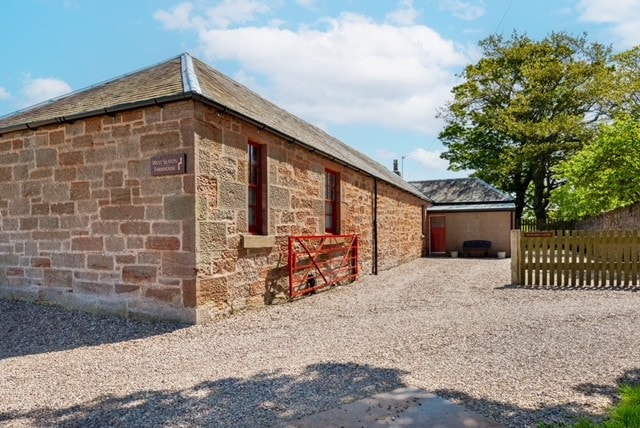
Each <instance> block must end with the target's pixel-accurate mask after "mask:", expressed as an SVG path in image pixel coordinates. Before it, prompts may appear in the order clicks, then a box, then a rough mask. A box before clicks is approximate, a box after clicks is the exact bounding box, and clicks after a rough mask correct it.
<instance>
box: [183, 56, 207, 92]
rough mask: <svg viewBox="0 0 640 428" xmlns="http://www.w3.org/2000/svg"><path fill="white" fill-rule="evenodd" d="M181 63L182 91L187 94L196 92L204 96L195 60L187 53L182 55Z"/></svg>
mask: <svg viewBox="0 0 640 428" xmlns="http://www.w3.org/2000/svg"><path fill="white" fill-rule="evenodd" d="M180 63H181V66H182V68H181V69H182V89H183V91H184V92H185V93H189V92H195V93H197V94H200V95H202V88H200V81H199V80H198V75H197V74H196V71H195V69H194V68H193V58H191V55H190V54H189V53H187V52H185V53H183V54H182V55H180Z"/></svg>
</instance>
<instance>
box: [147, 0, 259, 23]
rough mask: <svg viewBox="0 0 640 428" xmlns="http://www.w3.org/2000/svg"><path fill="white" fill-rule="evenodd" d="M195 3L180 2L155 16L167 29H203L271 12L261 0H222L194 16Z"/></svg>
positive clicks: (254, 17)
mask: <svg viewBox="0 0 640 428" xmlns="http://www.w3.org/2000/svg"><path fill="white" fill-rule="evenodd" d="M193 10H194V6H193V3H190V2H184V3H180V4H178V5H177V6H175V7H174V8H172V9H171V10H170V11H165V10H157V11H156V12H155V13H154V14H153V17H154V18H155V19H156V20H158V21H160V22H162V23H163V24H164V28H165V29H167V30H189V29H198V30H203V29H205V28H207V27H209V28H228V27H229V26H231V25H233V24H243V23H246V22H251V21H253V20H254V19H256V18H257V17H258V16H259V15H263V14H265V13H267V12H269V10H270V8H269V6H268V5H267V4H266V3H265V2H263V1H260V0H222V1H221V2H219V3H218V4H216V5H215V6H212V7H209V8H207V9H206V11H205V13H204V15H205V16H199V15H196V16H192V12H193Z"/></svg>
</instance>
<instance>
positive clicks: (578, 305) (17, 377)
mask: <svg viewBox="0 0 640 428" xmlns="http://www.w3.org/2000/svg"><path fill="white" fill-rule="evenodd" d="M509 278H510V277H509V260H489V259H485V260H482V259H421V260H416V261H415V262H412V263H409V264H406V265H404V266H401V267H398V268H395V269H392V270H388V271H384V272H381V274H380V275H378V276H376V277H374V276H368V277H364V278H363V279H362V280H360V281H359V282H357V283H356V284H352V285H349V286H343V287H339V288H335V289H332V290H329V291H327V292H323V293H319V294H317V295H315V296H311V297H308V298H303V299H300V300H298V301H295V302H292V303H287V304H282V305H276V306H269V307H265V308H263V309H259V310H253V311H248V312H243V313H239V314H236V315H234V316H233V317H232V318H230V319H227V320H223V321H220V322H217V323H213V324H208V325H204V326H184V325H175V324H163V323H144V322H134V321H127V320H123V319H120V318H112V317H99V316H94V315H89V314H84V313H71V312H67V311H64V310H60V309H57V308H51V307H43V306H35V305H29V304H25V303H18V302H6V301H0V425H2V426H82V427H85V426H172V427H173V426H203V425H204V426H233V427H238V426H251V427H253V426H286V421H290V420H292V419H295V418H298V417H300V416H303V415H307V414H312V413H316V412H319V411H322V410H326V409H329V408H332V407H335V406H337V405H339V404H342V403H347V402H351V401H354V400H358V399H361V398H364V397H367V396H370V395H373V394H376V393H379V392H383V391H390V390H393V389H395V388H398V387H402V386H412V387H418V388H423V389H426V390H428V391H431V392H434V393H436V394H438V395H440V396H442V397H444V398H447V399H450V400H452V401H455V402H457V403H460V404H463V405H465V406H467V407H468V408H470V409H471V410H474V411H476V412H478V413H480V414H483V415H485V416H488V417H491V418H493V419H495V420H497V421H498V422H501V423H503V424H505V425H507V426H513V427H523V426H535V425H536V424H537V423H538V422H540V421H545V422H559V421H566V420H570V419H571V418H572V417H574V416H575V414H576V412H577V413H579V414H589V415H598V414H602V413H603V411H604V410H605V407H606V406H607V405H609V404H610V403H611V399H612V398H614V397H615V396H616V390H617V387H618V385H619V384H621V383H623V382H625V381H632V380H634V379H635V380H638V379H640V328H638V326H640V293H637V292H631V291H625V290H616V291H604V290H603V291H592V290H583V289H568V290H529V289H519V288H512V287H509V286H506V284H508V283H509Z"/></svg>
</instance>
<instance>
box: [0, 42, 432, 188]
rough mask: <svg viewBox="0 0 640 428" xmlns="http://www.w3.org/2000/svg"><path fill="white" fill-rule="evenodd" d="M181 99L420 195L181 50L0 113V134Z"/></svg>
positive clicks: (379, 167)
mask: <svg viewBox="0 0 640 428" xmlns="http://www.w3.org/2000/svg"><path fill="white" fill-rule="evenodd" d="M183 99H196V100H200V101H202V102H205V103H208V104H210V105H213V106H214V107H216V108H218V109H220V110H224V111H226V112H227V113H229V114H233V115H236V116H238V117H239V118H242V119H244V120H248V121H250V122H252V123H254V124H255V125H257V126H259V127H264V128H266V129H268V130H270V131H272V132H275V133H276V134H278V135H280V136H282V137H283V138H285V139H287V140H289V141H292V142H294V143H296V144H300V145H302V146H305V147H307V148H309V149H311V150H314V151H318V152H319V153H321V154H322V155H324V156H326V157H329V158H330V159H332V160H335V161H336V162H339V163H342V164H344V165H347V166H349V167H351V168H354V169H356V170H359V171H362V172H364V173H366V174H369V175H371V176H373V177H376V178H378V179H380V180H382V181H385V182H387V183H389V184H392V185H394V186H396V187H398V188H400V189H403V190H405V191H407V192H409V193H411V194H413V195H415V196H418V197H420V198H422V199H425V197H424V195H423V194H422V193H421V192H420V191H419V190H417V189H416V188H415V187H414V186H412V185H410V184H409V183H407V182H406V181H404V180H403V179H402V178H400V177H399V176H398V175H396V174H394V173H393V172H392V171H391V170H389V169H388V168H386V167H384V166H383V165H381V164H379V163H378V162H376V161H374V160H372V159H370V158H369V157H367V156H366V155H364V154H363V153H360V152H359V151H357V150H355V149H353V148H352V147H349V146H348V145H346V144H345V143H343V142H342V141H340V140H338V139H337V138H334V137H332V136H331V135H329V134H327V133H326V132H324V131H323V130H321V129H320V128H317V127H315V126H313V125H311V124H309V123H307V122H305V121H304V120H302V119H300V118H298V117H296V116H295V115H293V114H291V113H289V112H287V111H285V110H283V109H282V108H280V107H278V106H276V105H275V104H273V103H271V102H270V101H268V100H266V99H265V98H263V97H261V96H259V95H258V94H256V93H255V92H253V91H251V90H250V89H248V88H246V87H245V86H243V85H241V84H239V83H237V82H235V81H233V80H231V79H230V78H228V77H227V76H225V75H223V74H221V73H220V72H218V71H217V70H215V69H213V68H211V67H209V66H208V65H207V64H205V63H204V62H202V61H199V60H198V59H196V58H193V57H191V55H189V54H186V53H185V54H182V55H180V56H178V57H175V58H172V59H169V60H167V61H165V62H163V63H160V64H157V65H155V66H151V67H148V68H145V69H143V70H139V71H136V72H133V73H130V74H126V75H124V76H121V77H117V78H115V79H113V80H109V81H107V82H103V83H100V84H97V85H94V86H92V87H89V88H86V89H82V90H79V91H76V92H72V93H70V94H67V95H63V96H61V97H58V98H54V99H52V100H50V101H46V102H44V103H41V104H38V105H36V106H33V107H30V108H28V109H25V110H20V111H17V112H15V113H12V114H9V115H7V116H3V117H0V134H1V133H5V132H9V131H13V130H18V129H27V128H29V129H33V128H36V127H38V126H43V125H46V124H51V123H63V122H67V121H73V120H78V119H81V118H84V117H90V116H95V115H100V114H105V113H111V114H112V113H115V112H118V111H124V110H129V109H132V108H136V107H141V106H146V105H153V104H160V105H161V104H164V103H168V102H172V101H178V100H183Z"/></svg>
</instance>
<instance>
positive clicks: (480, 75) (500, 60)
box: [439, 33, 611, 219]
mask: <svg viewBox="0 0 640 428" xmlns="http://www.w3.org/2000/svg"><path fill="white" fill-rule="evenodd" d="M480 48H481V51H482V58H481V59H480V60H479V61H478V63H476V64H472V65H469V66H467V67H466V68H465V70H464V71H463V73H462V74H461V76H460V77H461V78H462V83H461V84H460V85H458V86H456V87H455V88H454V89H453V91H452V92H453V95H454V100H453V101H452V102H451V103H449V104H448V105H447V106H446V107H445V108H444V109H443V110H442V111H441V112H440V113H439V116H440V117H442V118H443V119H444V120H445V128H444V130H443V131H442V132H441V133H440V140H441V141H442V142H443V144H444V145H445V147H446V148H447V150H446V151H445V152H444V153H443V154H442V157H443V158H444V159H447V160H449V163H450V169H453V170H463V169H469V170H474V171H475V172H474V175H475V176H477V177H479V178H481V179H483V180H485V181H488V182H490V183H491V184H493V185H495V186H496V187H498V188H500V189H501V190H503V191H506V192H509V193H511V194H512V195H514V196H515V201H516V217H517V218H518V219H519V218H520V217H521V216H522V213H523V210H524V209H525V207H527V206H529V207H531V208H532V210H533V212H534V213H535V216H536V218H538V219H545V218H546V216H547V207H548V205H549V198H550V195H551V191H552V190H553V189H555V188H556V187H557V186H559V184H560V183H559V182H558V180H557V179H556V177H555V176H554V174H553V169H552V168H553V167H554V165H556V164H557V163H558V162H559V161H561V160H564V159H567V158H568V157H569V156H571V154H573V153H574V152H576V151H577V150H579V149H580V148H581V147H582V146H583V144H584V143H585V142H587V141H590V140H591V139H592V138H593V136H594V132H595V129H596V127H595V126H593V124H594V123H595V122H597V121H598V120H599V118H600V115H601V113H602V110H603V108H604V107H603V106H604V105H605V104H606V102H605V101H606V100H607V97H606V96H605V95H606V87H605V83H606V82H608V81H610V79H607V76H608V75H609V74H610V73H611V68H610V59H611V51H610V49H609V48H607V47H605V46H602V45H600V44H598V43H589V42H588V41H587V39H586V36H580V37H573V36H570V35H568V34H566V33H552V34H551V35H549V36H547V37H546V38H545V39H543V40H541V41H534V40H531V39H530V38H529V37H527V36H526V35H519V34H517V33H514V34H513V35H512V36H511V38H509V39H506V38H504V37H503V36H500V35H493V36H490V37H488V38H486V39H484V40H482V41H481V42H480Z"/></svg>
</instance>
